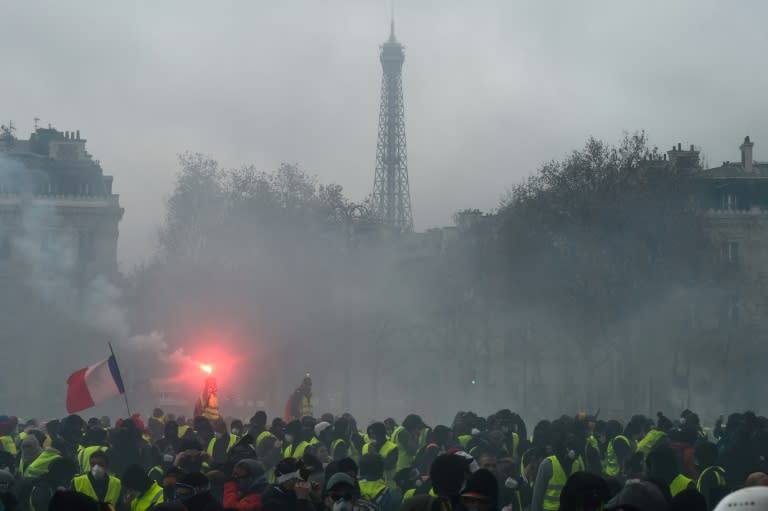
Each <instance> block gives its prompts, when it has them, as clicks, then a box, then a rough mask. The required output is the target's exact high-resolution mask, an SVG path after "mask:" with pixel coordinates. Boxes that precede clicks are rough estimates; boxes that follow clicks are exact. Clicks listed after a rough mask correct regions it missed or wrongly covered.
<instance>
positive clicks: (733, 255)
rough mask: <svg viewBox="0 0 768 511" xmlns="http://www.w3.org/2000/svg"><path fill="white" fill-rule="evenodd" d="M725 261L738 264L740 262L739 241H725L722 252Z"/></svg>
mask: <svg viewBox="0 0 768 511" xmlns="http://www.w3.org/2000/svg"><path fill="white" fill-rule="evenodd" d="M720 256H721V258H722V260H723V261H724V262H727V263H730V264H736V263H738V262H739V243H738V242H737V241H726V242H725V243H723V246H722V248H721V254H720Z"/></svg>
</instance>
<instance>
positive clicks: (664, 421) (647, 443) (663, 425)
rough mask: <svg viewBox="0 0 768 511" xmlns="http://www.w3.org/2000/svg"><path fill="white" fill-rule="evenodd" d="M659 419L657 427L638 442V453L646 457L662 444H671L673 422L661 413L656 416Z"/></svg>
mask: <svg viewBox="0 0 768 511" xmlns="http://www.w3.org/2000/svg"><path fill="white" fill-rule="evenodd" d="M656 415H657V417H658V419H657V421H656V427H655V428H651V429H650V430H649V431H648V433H646V434H645V436H644V437H643V438H642V439H641V440H640V441H639V442H637V449H636V451H637V452H641V453H643V454H644V455H646V456H647V455H648V453H649V452H651V450H652V449H653V448H654V447H656V446H657V445H660V444H662V443H668V442H669V435H668V434H667V433H668V432H669V431H671V430H672V429H673V424H672V421H671V420H669V419H668V418H667V417H665V416H664V414H662V413H661V412H659V413H658V414H656Z"/></svg>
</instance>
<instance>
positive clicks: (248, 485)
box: [224, 459, 268, 511]
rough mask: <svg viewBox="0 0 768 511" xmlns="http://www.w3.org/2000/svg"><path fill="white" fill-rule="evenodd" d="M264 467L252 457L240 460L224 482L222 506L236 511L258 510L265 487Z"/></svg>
mask: <svg viewBox="0 0 768 511" xmlns="http://www.w3.org/2000/svg"><path fill="white" fill-rule="evenodd" d="M267 486H268V484H267V476H266V472H265V471H264V467H263V466H262V465H261V463H259V462H258V461H256V460H254V459H244V460H240V461H238V462H237V463H236V464H235V468H234V469H233V470H232V480H231V481H227V482H226V483H224V507H225V508H226V509H235V510H237V511H258V510H260V509H261V503H262V502H261V496H262V494H263V493H264V491H265V490H266V489H267Z"/></svg>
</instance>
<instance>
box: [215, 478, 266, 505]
mask: <svg viewBox="0 0 768 511" xmlns="http://www.w3.org/2000/svg"><path fill="white" fill-rule="evenodd" d="M223 504H224V508H225V509H237V511H260V510H261V494H260V493H255V492H254V493H251V492H249V493H246V494H245V495H242V496H241V495H240V489H239V488H238V486H237V483H236V482H235V481H227V482H226V483H224V502H223Z"/></svg>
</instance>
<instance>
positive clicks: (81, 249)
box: [77, 231, 95, 263]
mask: <svg viewBox="0 0 768 511" xmlns="http://www.w3.org/2000/svg"><path fill="white" fill-rule="evenodd" d="M94 252H95V243H94V236H93V233H92V232H91V231H80V232H79V233H78V237H77V258H78V260H79V261H80V262H81V263H87V262H90V261H92V260H93V258H94Z"/></svg>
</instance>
